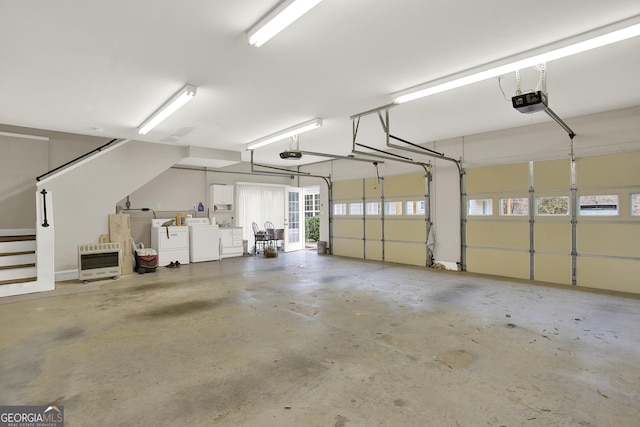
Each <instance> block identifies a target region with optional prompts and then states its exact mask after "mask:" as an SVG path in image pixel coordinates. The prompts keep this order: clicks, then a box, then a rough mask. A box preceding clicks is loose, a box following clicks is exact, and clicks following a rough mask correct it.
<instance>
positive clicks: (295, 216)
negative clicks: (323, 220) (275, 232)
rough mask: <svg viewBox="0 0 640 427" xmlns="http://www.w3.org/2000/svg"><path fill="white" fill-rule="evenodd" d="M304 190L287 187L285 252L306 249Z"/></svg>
mask: <svg viewBox="0 0 640 427" xmlns="http://www.w3.org/2000/svg"><path fill="white" fill-rule="evenodd" d="M302 200H303V198H302V188H297V187H287V188H286V200H285V220H284V251H285V252H291V251H300V250H302V249H304V244H305V233H304V209H303V208H304V206H303V204H302Z"/></svg>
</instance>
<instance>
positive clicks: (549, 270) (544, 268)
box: [533, 253, 571, 285]
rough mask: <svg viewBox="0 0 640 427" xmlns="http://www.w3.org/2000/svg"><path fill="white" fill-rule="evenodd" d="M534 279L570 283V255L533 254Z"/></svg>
mask: <svg viewBox="0 0 640 427" xmlns="http://www.w3.org/2000/svg"><path fill="white" fill-rule="evenodd" d="M533 274H534V277H533V278H534V279H535V280H539V281H541V282H548V283H559V284H561V285H570V284H571V255H555V254H539V253H536V255H535V269H534V273H533Z"/></svg>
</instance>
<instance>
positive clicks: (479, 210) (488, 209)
mask: <svg viewBox="0 0 640 427" xmlns="http://www.w3.org/2000/svg"><path fill="white" fill-rule="evenodd" d="M467 213H468V215H493V199H471V200H469V206H468V210H467Z"/></svg>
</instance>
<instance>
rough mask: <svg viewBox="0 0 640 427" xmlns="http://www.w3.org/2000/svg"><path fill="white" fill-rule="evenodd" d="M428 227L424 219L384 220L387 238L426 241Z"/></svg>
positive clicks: (385, 236)
mask: <svg viewBox="0 0 640 427" xmlns="http://www.w3.org/2000/svg"><path fill="white" fill-rule="evenodd" d="M426 236H427V229H426V224H425V222H424V221H415V220H414V221H411V220H404V221H399V220H387V221H385V222H384V238H385V240H387V239H388V240H404V241H406V242H422V243H424V242H426V241H427V237H426Z"/></svg>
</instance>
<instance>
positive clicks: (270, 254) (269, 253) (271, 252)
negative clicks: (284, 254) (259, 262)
mask: <svg viewBox="0 0 640 427" xmlns="http://www.w3.org/2000/svg"><path fill="white" fill-rule="evenodd" d="M264 256H265V257H266V258H275V257H277V256H278V248H276V247H275V246H271V245H269V246H265V248H264Z"/></svg>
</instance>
